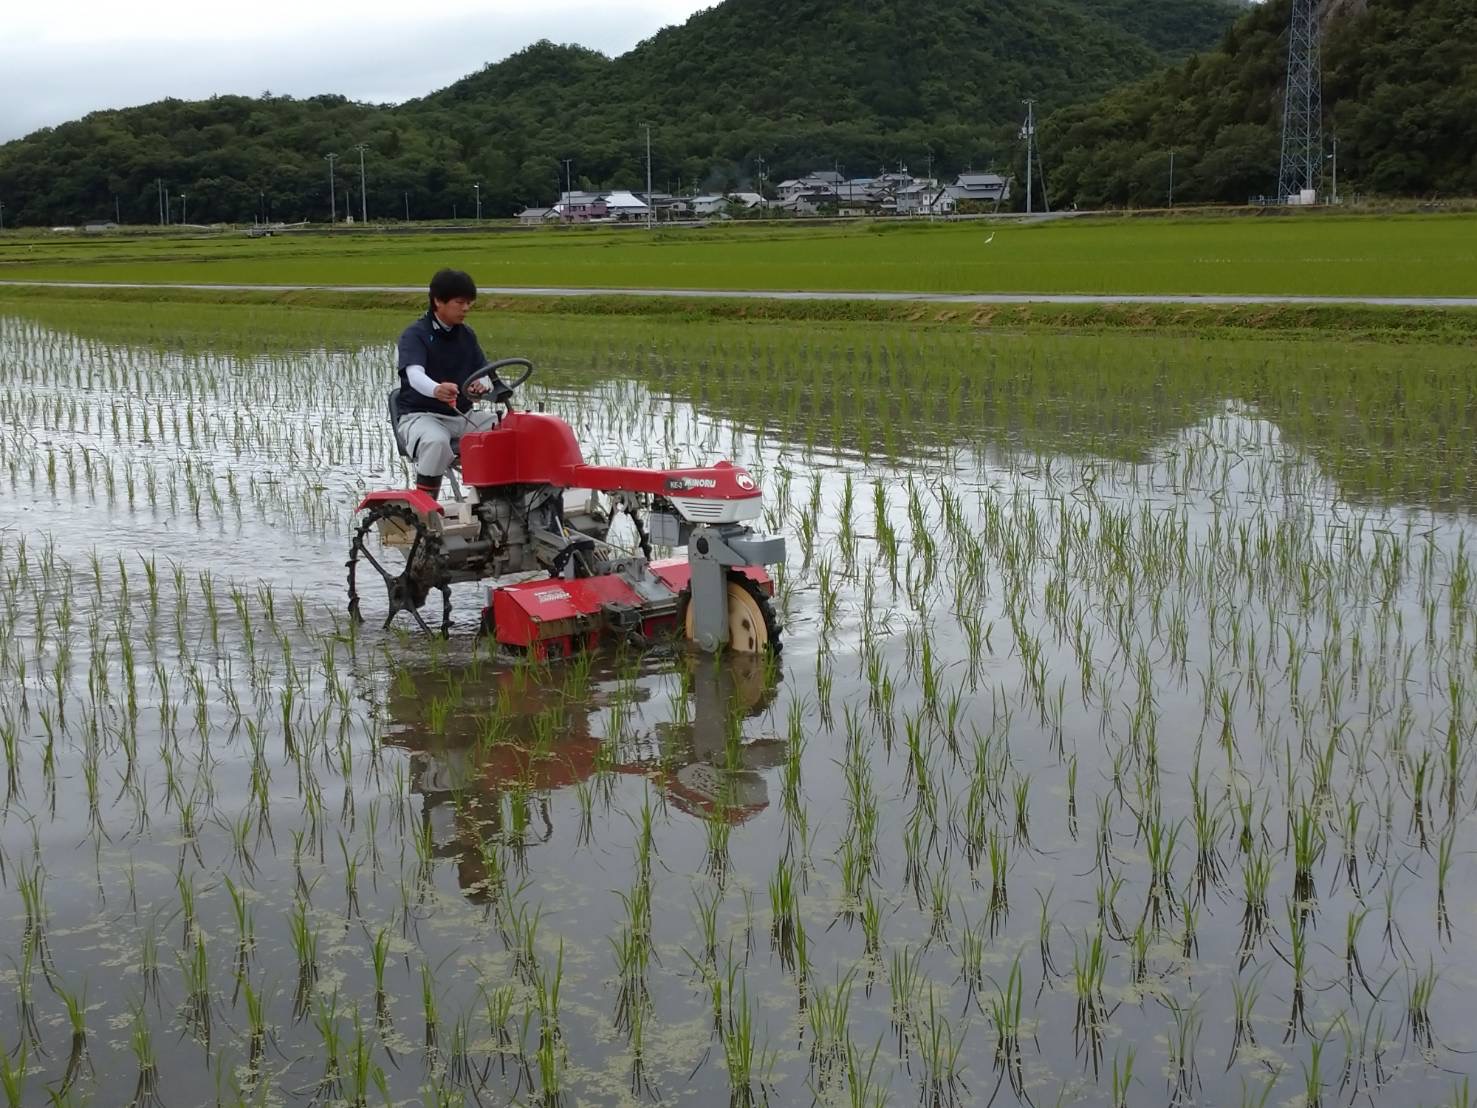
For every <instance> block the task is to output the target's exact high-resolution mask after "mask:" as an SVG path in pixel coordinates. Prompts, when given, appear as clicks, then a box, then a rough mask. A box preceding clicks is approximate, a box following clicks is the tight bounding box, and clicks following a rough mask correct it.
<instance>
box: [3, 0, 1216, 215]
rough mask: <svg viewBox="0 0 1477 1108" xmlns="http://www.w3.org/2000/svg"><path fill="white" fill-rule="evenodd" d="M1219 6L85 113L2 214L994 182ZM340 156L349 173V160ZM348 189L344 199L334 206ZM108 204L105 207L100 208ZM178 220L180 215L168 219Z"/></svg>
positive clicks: (506, 65)
mask: <svg viewBox="0 0 1477 1108" xmlns="http://www.w3.org/2000/svg"><path fill="white" fill-rule="evenodd" d="M1239 10H1240V9H1239V7H1237V6H1233V5H1232V4H1231V3H1230V0H906V2H905V0H783V2H778V3H777V2H775V0H726V2H725V3H722V4H720V5H718V6H717V7H715V8H711V9H708V10H706V11H703V12H700V13H699V14H697V15H694V16H693V17H692V18H691V19H689V20H688V21H687V22H686V23H685V24H683V25H682V26H679V27H670V28H667V29H666V30H664V31H662V32H660V33H659V34H657V35H655V36H653V37H652V38H650V39H648V40H646V41H645V42H643V43H641V44H640V45H639V46H637V47H636V48H635V49H634V50H632V51H630V52H629V53H627V54H624V55H622V56H621V57H618V58H614V59H611V58H607V57H604V56H603V55H601V54H598V53H596V52H594V51H590V50H586V49H583V48H580V47H575V46H556V45H554V44H552V43H548V42H542V43H538V44H536V45H534V46H531V47H529V48H528V49H526V50H524V51H522V52H521V53H519V54H516V55H514V56H512V57H510V58H508V59H506V60H504V61H502V62H499V63H497V64H494V65H489V66H487V67H486V68H484V69H483V70H482V71H481V72H479V73H476V74H473V75H471V76H469V77H467V78H465V79H463V80H461V81H458V82H457V83H456V84H454V85H452V86H450V87H449V88H446V89H443V90H441V91H439V92H436V93H434V94H432V95H429V96H426V97H425V98H423V99H420V100H415V101H411V102H409V103H406V104H402V105H400V106H397V107H382V106H373V105H366V104H356V103H351V102H349V101H347V100H345V99H343V98H342V97H332V96H324V97H313V98H310V99H304V100H298V99H292V98H288V97H264V98H261V99H252V98H249V97H237V96H221V97H215V98H212V99H210V100H207V101H197V102H182V101H176V100H165V101H161V102H159V103H156V104H149V105H145V106H143V107H138V108H129V109H124V110H119V111H104V112H96V113H93V114H92V115H89V116H87V117H85V118H84V119H82V120H79V121H77V122H73V123H67V124H63V125H61V126H59V127H54V128H48V129H45V130H42V131H39V132H36V133H35V134H33V135H29V136H27V137H26V138H24V139H20V140H17V141H15V142H11V143H8V144H6V145H4V146H0V196H4V197H5V199H6V214H7V216H8V217H9V219H8V220H7V222H10V221H11V220H13V221H15V222H17V223H23V224H50V223H60V222H65V223H72V222H77V221H79V220H83V219H94V218H111V217H112V215H113V213H114V210H115V204H116V208H117V210H118V211H119V212H120V213H121V215H122V217H123V218H124V220H125V221H133V222H153V221H155V220H156V219H157V218H158V186H157V185H156V180H160V179H162V180H163V182H164V184H165V187H166V188H167V189H168V190H169V191H170V192H172V193H174V194H178V193H180V192H184V193H185V194H186V197H187V199H186V204H187V208H188V214H189V216H190V218H191V220H192V221H212V220H236V221H242V220H250V219H252V218H253V217H256V216H267V215H270V217H272V218H274V219H289V220H295V219H303V218H307V219H315V220H323V219H326V217H327V216H328V214H329V213H328V209H329V203H328V166H327V164H326V163H325V162H324V160H323V156H324V155H325V154H327V153H329V152H330V151H334V152H337V153H339V154H340V155H345V156H344V157H343V158H342V159H341V160H340V161H339V163H338V174H337V177H336V180H337V182H338V185H339V199H338V205H339V208H340V214H342V213H343V209H344V207H345V204H346V202H347V205H348V208H349V210H351V211H353V212H355V213H357V212H358V210H359V206H360V205H359V197H358V187H357V186H358V180H357V178H358V166H357V159H356V158H355V156H354V155H353V154H351V153H350V148H351V147H352V146H353V144H355V143H359V142H363V143H366V144H367V146H368V150H367V151H366V157H365V161H366V176H367V178H368V207H369V211H370V214H371V216H374V215H380V216H389V217H399V216H401V215H403V214H404V212H405V210H406V209H407V208H408V209H409V211H410V214H411V215H412V216H413V217H415V218H432V217H434V218H445V217H449V216H451V215H452V214H453V209H454V208H455V210H456V212H457V214H459V215H461V216H463V217H465V216H466V215H468V214H469V213H470V212H471V210H472V207H473V203H474V194H475V190H474V187H473V186H474V184H480V195H481V199H482V203H483V212H484V214H485V215H505V214H509V213H511V212H514V211H517V210H518V209H519V208H520V207H522V206H523V205H524V204H534V203H539V202H544V203H548V202H550V201H551V200H552V199H553V197H554V194H555V192H556V189H557V187H558V182H559V179H560V175H561V173H562V172H563V160H564V159H572V163H571V166H572V171H573V177H574V179H575V182H576V184H578V183H580V182H583V183H585V184H588V185H599V186H604V187H632V186H642V185H644V183H645V135H644V131H643V128H642V124H643V123H646V122H649V123H650V124H651V137H652V161H653V172H654V177H655V181H654V183H655V184H656V186H657V187H658V188H667V187H669V185H670V186H671V187H674V188H675V187H676V186H677V185H678V184H679V182H681V183H682V184H684V185H690V184H693V183H697V184H700V185H703V186H705V187H724V186H732V185H734V184H737V183H739V182H740V181H748V180H752V179H753V177H754V176H755V175H756V173H757V172H758V167H759V161H758V159H760V158H762V159H764V162H765V165H766V170H765V172H766V173H767V175H768V177H769V179H771V180H774V181H777V180H779V179H781V178H782V177H784V176H787V175H794V174H798V173H803V172H805V171H808V170H810V169H814V168H819V167H823V166H833V165H839V166H841V167H843V168H844V169H845V170H846V172H848V173H849V174H870V173H874V172H876V171H877V170H879V169H880V168H884V167H885V168H892V167H894V166H896V165H897V164H898V163H899V162H906V163H908V164H909V165H910V166H911V167H913V168H914V169H915V170H917V169H921V168H923V167H924V166H925V164H927V163H928V162H929V161H930V159H931V163H932V167H933V169H934V170H935V171H936V172H951V171H955V170H960V169H964V168H967V167H970V166H975V167H981V168H982V167H984V166H986V165H988V164H990V163H991V162H999V163H1001V164H1004V163H1005V162H1006V161H1007V160H1008V159H1009V157H1010V153H1011V150H1012V148H1013V147H1014V146H1015V145H1016V143H1015V132H1016V129H1017V127H1018V121H1019V119H1020V118H1021V114H1022V110H1023V109H1022V108H1021V105H1020V100H1021V98H1022V97H1025V96H1033V97H1035V98H1036V99H1037V100H1038V101H1039V102H1040V103H1041V104H1042V105H1065V104H1070V103H1080V102H1083V101H1087V100H1090V99H1092V98H1095V97H1097V96H1100V95H1102V94H1103V93H1105V92H1107V91H1108V90H1109V89H1112V88H1114V87H1117V86H1119V85H1121V84H1122V83H1123V82H1125V81H1128V80H1132V79H1135V78H1140V77H1142V76H1144V75H1145V74H1148V73H1151V72H1154V71H1155V70H1156V69H1158V68H1159V67H1160V66H1162V65H1163V64H1164V63H1165V62H1167V61H1174V60H1179V59H1183V58H1185V57H1187V56H1189V55H1191V54H1192V53H1194V52H1195V51H1197V50H1203V49H1207V48H1209V47H1210V46H1212V45H1213V44H1214V43H1215V42H1216V41H1217V40H1218V39H1219V38H1220V36H1221V35H1222V33H1223V32H1224V31H1225V28H1226V27H1227V26H1228V25H1230V23H1231V21H1232V20H1233V19H1234V18H1235V15H1236V14H1237V12H1238V11H1239ZM351 159H354V160H353V161H351ZM345 189H347V190H349V191H350V192H351V193H352V195H350V196H349V197H347V198H346V197H345V196H344V195H343V193H344V190H345ZM115 198H116V199H115ZM178 217H179V209H178V206H176V210H175V218H178Z"/></svg>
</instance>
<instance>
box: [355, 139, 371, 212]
mask: <svg viewBox="0 0 1477 1108" xmlns="http://www.w3.org/2000/svg"><path fill="white" fill-rule="evenodd" d="M354 149H355V150H357V151H359V222H360V223H368V222H369V201H368V200H366V199H365V192H366V190H365V187H364V149H365V144H364V143H362V142H359V143H355V144H354Z"/></svg>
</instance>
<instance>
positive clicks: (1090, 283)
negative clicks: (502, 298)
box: [0, 213, 1477, 296]
mask: <svg viewBox="0 0 1477 1108" xmlns="http://www.w3.org/2000/svg"><path fill="white" fill-rule="evenodd" d="M1474 244H1477V217H1474V216H1473V215H1471V214H1448V215H1432V216H1416V215H1403V216H1359V217H1356V216H1338V217H1326V216H1324V217H1320V216H1316V215H1312V214H1302V213H1300V214H1298V215H1296V216H1295V217H1281V216H1272V215H1267V216H1265V217H1263V218H1256V217H1253V216H1241V217H1237V218H1219V219H1217V218H1206V217H1200V218H1194V217H1190V218H1174V219H1101V218H1095V219H1081V220H1077V219H1065V220H1060V221H1057V222H1050V223H1044V224H1028V223H1023V222H1019V221H1016V220H1006V221H1001V222H995V221H991V222H989V223H988V224H987V223H980V222H966V223H961V224H953V223H947V224H946V223H937V224H933V223H926V222H918V221H909V220H902V221H893V222H887V221H880V222H879V221H862V222H842V223H837V224H832V225H816V224H806V225H802V226H794V227H787V226H784V225H774V224H763V225H758V226H737V225H735V226H730V227H710V228H688V227H680V228H666V229H661V230H657V231H652V232H648V231H645V230H640V229H634V228H626V229H611V228H594V227H579V228H565V229H547V230H543V231H527V230H514V229H510V228H502V229H500V230H499V231H497V232H494V233H486V232H483V233H470V232H468V233H458V234H447V233H444V232H443V233H440V234H438V233H435V232H425V233H413V234H384V233H371V232H337V233H331V234H330V233H327V232H326V229H323V230H320V232H319V233H316V234H306V235H287V236H275V237H271V238H247V237H246V236H245V235H243V234H241V233H240V232H235V233H229V234H228V233H220V234H202V235H194V236H190V237H174V236H170V237H156V236H147V237H137V238H117V239H108V240H92V239H89V238H85V237H66V236H57V235H50V236H43V237H41V238H24V237H19V236H11V237H6V238H0V280H11V281H42V280H49V281H69V280H71V281H114V282H132V281H142V282H152V283H176V284H177V283H192V284H193V283H201V282H205V283H216V284H247V285H282V284H286V285H294V286H295V285H327V286H340V285H390V286H416V285H419V284H420V283H421V282H422V281H423V280H424V275H425V273H426V272H428V271H431V270H434V269H435V268H436V267H437V266H438V265H440V264H441V259H442V258H444V257H445V256H446V255H447V254H448V253H454V254H455V256H457V257H459V258H462V259H464V261H465V263H466V264H467V265H468V266H469V267H470V268H472V269H474V270H475V272H476V273H477V274H478V279H479V280H481V281H482V282H483V283H484V284H485V285H487V286H488V287H494V286H506V287H523V288H528V287H534V288H538V287H576V288H688V289H741V290H775V289H801V290H806V289H808V290H835V291H857V290H899V291H913V292H959V293H967V292H1004V293H1014V292H1035V293H1105V294H1125V293H1155V294H1163V295H1170V296H1184V295H1189V294H1197V293H1201V294H1203V293H1222V294H1253V295H1254V294H1274V293H1275V294H1284V295H1302V296H1315V295H1346V296H1381V295H1383V296H1402V295H1403V296H1440V295H1447V296H1471V295H1472V293H1473V290H1474V288H1477V245H1474Z"/></svg>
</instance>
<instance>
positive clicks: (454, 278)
mask: <svg viewBox="0 0 1477 1108" xmlns="http://www.w3.org/2000/svg"><path fill="white" fill-rule="evenodd" d="M476 299H477V283H476V282H475V281H473V280H472V278H471V277H469V276H467V274H465V273H463V272H462V271H461V270H459V269H443V270H439V271H438V272H437V273H436V276H434V277H432V278H431V303H430V306H431V308H432V309H433V310H434V309H435V307H436V301H438V300H439V301H441V302H442V303H443V304H444V303H446V302H447V301H448V300H476Z"/></svg>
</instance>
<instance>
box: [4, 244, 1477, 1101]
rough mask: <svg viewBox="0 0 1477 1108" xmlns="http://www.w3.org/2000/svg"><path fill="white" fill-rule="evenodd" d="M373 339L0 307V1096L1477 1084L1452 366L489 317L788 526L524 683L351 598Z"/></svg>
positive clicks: (1432, 355) (881, 1093)
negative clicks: (770, 586)
mask: <svg viewBox="0 0 1477 1108" xmlns="http://www.w3.org/2000/svg"><path fill="white" fill-rule="evenodd" d="M1030 233H1031V234H1035V233H1036V232H1034V231H1033V232H1030ZM1004 234H1005V232H1002V238H1003V236H1004ZM885 238H886V236H881V238H880V239H879V240H878V241H882V240H885ZM860 241H862V242H867V241H870V240H867V239H865V238H861V239H860ZM999 241H1001V240H997V243H998V242H999ZM282 245H292V244H288V243H284V244H282ZM252 249H256V247H255V246H253V247H252ZM651 249H657V247H652V248H651ZM366 264H367V263H366ZM405 322H407V319H406V318H405V315H404V314H403V313H398V312H386V311H380V310H373V309H367V310H363V311H357V312H352V313H346V312H335V311H329V310H321V309H314V308H290V307H283V306H275V305H259V304H258V305H251V304H239V305H224V306H208V305H200V304H139V303H111V302H104V301H86V300H72V299H65V298H57V299H54V300H42V299H35V298H29V299H24V300H22V299H14V300H0V586H3V588H0V752H3V771H4V774H3V780H0V1104H6V1105H12V1106H14V1105H25V1106H31V1105H47V1104H62V1105H109V1106H112V1105H120V1104H131V1105H151V1106H158V1105H165V1106H171V1108H174V1106H180V1105H197V1104H200V1105H204V1104H223V1105H298V1104H301V1105H371V1104H373V1105H382V1104H389V1105H422V1104H424V1105H461V1106H468V1105H487V1106H490V1105H509V1104H518V1105H545V1106H551V1105H568V1106H571V1108H573V1106H575V1105H584V1104H602V1105H603V1104H626V1105H647V1104H651V1105H656V1104H662V1105H665V1104H694V1105H710V1104H729V1105H734V1106H749V1105H758V1104H771V1105H813V1104H814V1105H844V1106H866V1108H879V1106H882V1105H913V1104H923V1105H929V1106H945V1105H976V1104H978V1105H985V1104H996V1105H1032V1106H1047V1105H1069V1104H1084V1105H1110V1106H1112V1108H1126V1106H1148V1105H1167V1104H1174V1105H1187V1106H1188V1105H1246V1106H1266V1105H1289V1106H1302V1108H1310V1106H1315V1105H1321V1106H1328V1108H1332V1106H1334V1105H1384V1104H1409V1105H1430V1106H1436V1105H1443V1106H1456V1105H1470V1104H1471V1103H1472V1091H1471V1086H1470V1079H1471V1077H1472V1075H1473V1071H1474V1070H1477V1054H1474V1051H1477V999H1474V997H1477V990H1474V986H1477V964H1474V962H1473V960H1472V958H1471V955H1470V951H1471V949H1472V945H1473V942H1474V940H1477V880H1474V879H1477V862H1474V850H1477V784H1474V782H1477V588H1474V580H1473V578H1474V564H1473V560H1474V553H1473V552H1474V545H1477V378H1474V377H1473V374H1472V372H1471V366H1472V354H1471V350H1470V348H1468V347H1467V346H1450V345H1437V344H1425V343H1420V342H1404V343H1400V344H1383V343H1378V342H1352V341H1338V340H1335V339H1330V338H1329V337H1328V336H1322V337H1319V338H1316V339H1309V340H1291V339H1289V340H1283V341H1264V340H1259V339H1254V338H1242V339H1236V340H1228V339H1207V338H1182V337H1154V336H1145V335H1040V334H1036V335H1008V334H999V333H987V332H983V331H980V330H978V329H976V328H973V327H970V326H968V325H964V324H961V325H957V326H955V325H944V326H935V327H931V328H926V329H919V328H915V327H912V326H910V325H908V324H906V323H825V322H819V321H811V322H808V323H803V324H797V323H786V322H747V323H745V322H721V321H712V320H707V321H682V320H675V319H669V320H660V319H652V318H619V317H607V318H602V317H582V316H558V315H542V314H519V313H516V312H504V313H495V312H484V313H482V314H480V315H478V316H475V317H474V319H473V322H474V324H475V325H476V326H477V327H478V329H479V334H480V336H481V338H482V341H483V346H484V347H485V348H486V349H487V350H488V351H489V352H490V353H492V354H494V355H495V356H508V355H514V354H524V355H527V356H529V357H531V358H533V359H534V360H535V361H536V363H537V366H538V369H537V372H536V374H535V376H534V377H533V379H532V380H531V381H530V383H529V385H528V386H527V393H526V395H525V397H524V403H525V404H527V405H529V406H532V405H536V404H541V405H543V406H544V408H545V410H547V411H549V412H552V413H555V414H558V415H560V416H562V417H563V418H565V419H566V420H568V421H569V423H570V424H571V426H572V427H573V428H574V431H575V434H576V436H577V437H578V438H579V440H580V441H581V442H582V443H583V444H584V448H585V452H586V456H587V458H589V459H591V460H599V461H602V462H611V463H616V462H620V463H627V464H637V465H670V464H678V463H688V462H699V461H713V460H716V459H719V458H725V457H726V458H729V459H732V460H733V461H735V462H736V463H741V464H744V465H746V466H748V467H749V468H750V469H751V471H752V472H753V473H754V475H755V476H756V478H757V479H758V481H759V484H760V487H761V488H762V489H763V490H764V493H765V506H766V507H765V518H764V521H763V524H764V527H765V529H767V530H769V531H772V532H775V533H780V534H783V535H784V536H785V537H786V540H787V543H788V548H789V561H788V563H787V564H786V565H785V566H784V568H783V570H782V571H781V572H780V573H779V575H778V579H777V591H776V598H775V600H776V607H777V609H778V611H779V615H780V618H781V621H782V623H783V625H784V631H783V638H782V642H783V649H782V650H781V651H780V652H778V653H777V654H768V655H763V656H760V657H757V658H756V657H737V656H719V657H716V658H715V657H711V656H706V655H702V654H698V653H696V652H693V651H691V650H689V649H687V648H686V647H685V646H684V645H683V644H681V643H670V644H660V645H659V646H658V647H656V648H654V649H652V650H649V651H646V652H637V651H635V650H634V649H633V648H630V647H627V646H621V645H612V646H611V647H609V648H608V649H605V650H602V651H600V652H597V653H593V654H583V655H579V656H577V657H576V658H574V659H572V660H568V661H560V662H550V663H538V662H535V661H532V660H530V659H529V658H527V657H521V656H515V655H511V654H506V653H500V652H499V651H498V650H496V649H495V648H494V647H493V645H492V644H491V643H489V642H488V641H487V640H484V639H481V638H479V637H478V636H477V634H476V629H477V622H478V609H479V607H480V604H481V603H482V599H481V596H480V595H479V592H478V590H477V589H476V588H475V587H473V586H470V585H469V586H457V587H456V592H455V598H454V599H455V608H454V621H455V623H454V627H453V629H452V631H451V633H450V635H449V636H448V637H446V638H444V639H443V638H441V637H439V636H428V635H425V634H423V633H421V632H420V631H418V630H412V625H410V624H408V623H401V624H399V625H397V627H396V628H395V629H392V630H390V631H381V630H378V629H374V628H371V627H367V626H359V625H356V624H354V623H352V622H350V620H349V619H348V618H347V613H346V611H345V604H346V594H345V559H346V557H347V554H348V548H349V541H350V534H351V529H352V526H353V521H354V508H355V505H356V504H357V502H358V499H359V497H360V496H361V495H362V494H363V493H364V492H365V491H366V490H368V489H374V488H385V487H403V485H404V483H405V482H406V474H405V471H404V469H403V467H402V463H401V462H400V460H399V458H398V457H397V455H396V453H395V450H394V446H393V442H392V440H391V436H390V433H389V427H388V425H387V423H386V420H385V417H384V395H385V390H386V389H387V388H388V387H389V386H390V384H391V380H392V368H391V367H392V364H393V363H392V361H391V345H390V343H391V339H392V338H393V336H394V335H395V334H396V333H397V332H398V329H399V328H400V327H401V326H403V324H404V323H405ZM1468 674H1473V675H1474V686H1473V688H1470V689H1469V687H1468V685H1467V676H1468Z"/></svg>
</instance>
